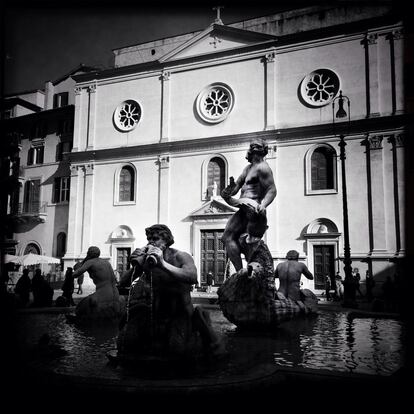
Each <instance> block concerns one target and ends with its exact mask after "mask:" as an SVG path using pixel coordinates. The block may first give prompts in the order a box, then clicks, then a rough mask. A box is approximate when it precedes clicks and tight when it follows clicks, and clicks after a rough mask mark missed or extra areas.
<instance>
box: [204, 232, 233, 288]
mask: <svg viewBox="0 0 414 414" xmlns="http://www.w3.org/2000/svg"><path fill="white" fill-rule="evenodd" d="M222 236H223V230H201V275H200V281H201V284H202V285H205V284H206V282H207V273H208V272H211V273H213V278H214V285H222V284H223V283H224V280H225V278H226V263H227V255H226V250H225V247H224V243H223V242H222V241H221V237H222Z"/></svg>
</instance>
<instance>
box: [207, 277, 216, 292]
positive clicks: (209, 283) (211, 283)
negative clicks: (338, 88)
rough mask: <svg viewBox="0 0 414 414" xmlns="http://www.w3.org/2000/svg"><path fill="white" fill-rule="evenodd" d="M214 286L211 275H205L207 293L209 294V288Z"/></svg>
mask: <svg viewBox="0 0 414 414" xmlns="http://www.w3.org/2000/svg"><path fill="white" fill-rule="evenodd" d="M213 284H214V279H213V273H211V272H208V273H207V293H211V286H212V285H213Z"/></svg>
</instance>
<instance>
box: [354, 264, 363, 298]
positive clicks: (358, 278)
mask: <svg viewBox="0 0 414 414" xmlns="http://www.w3.org/2000/svg"><path fill="white" fill-rule="evenodd" d="M353 273H354V276H353V281H354V285H355V293H357V292H358V294H359V297H361V298H362V297H363V296H364V295H363V294H362V292H361V286H360V282H361V275H360V274H359V269H358V268H357V267H355V268H354V270H353Z"/></svg>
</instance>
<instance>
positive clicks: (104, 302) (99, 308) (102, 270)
mask: <svg viewBox="0 0 414 414" xmlns="http://www.w3.org/2000/svg"><path fill="white" fill-rule="evenodd" d="M100 254H101V252H100V250H99V248H98V247H96V246H90V247H89V249H88V252H87V255H86V257H85V259H84V260H83V261H82V262H81V263H79V264H78V263H77V264H76V265H75V266H74V272H73V273H72V277H73V278H74V279H75V278H77V277H79V276H81V275H83V273H84V272H88V273H89V276H90V277H91V279H92V281H93V283H94V284H95V286H96V291H95V292H94V293H92V294H91V295H89V296H87V297H86V298H84V299H82V301H81V302H79V304H78V306H77V307H76V314H77V315H78V316H94V315H95V316H97V317H98V316H102V317H104V316H105V317H111V316H112V315H114V316H118V315H119V313H120V312H121V308H122V306H121V304H120V301H119V293H118V289H117V288H116V279H115V274H114V271H113V269H112V266H111V265H110V263H109V262H108V261H107V260H105V259H102V258H100V257H99V256H100Z"/></svg>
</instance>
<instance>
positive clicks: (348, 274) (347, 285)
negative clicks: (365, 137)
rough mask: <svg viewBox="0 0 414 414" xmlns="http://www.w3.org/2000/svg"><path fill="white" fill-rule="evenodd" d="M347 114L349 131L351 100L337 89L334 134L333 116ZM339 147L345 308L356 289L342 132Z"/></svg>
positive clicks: (334, 101) (353, 305) (352, 305)
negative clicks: (353, 274)
mask: <svg viewBox="0 0 414 414" xmlns="http://www.w3.org/2000/svg"><path fill="white" fill-rule="evenodd" d="M336 103H337V104H338V110H337V111H336V113H335V105H336ZM345 103H346V104H347V107H348V114H347V112H346V110H345V108H344V104H345ZM347 115H348V123H347V129H348V131H347V132H349V124H350V121H351V102H350V100H349V98H348V97H347V96H344V95H342V91H339V96H337V97H336V98H334V100H333V101H332V125H333V128H334V134H335V118H346V117H347ZM338 145H339V148H340V155H339V158H340V160H341V173H342V212H343V220H344V272H345V280H344V300H343V303H342V306H344V307H347V308H355V307H357V303H356V300H355V297H356V289H355V284H354V280H353V277H352V266H351V263H352V260H351V247H350V245H349V226H348V196H347V190H346V172H345V159H346V155H345V145H346V142H345V135H344V134H343V133H342V131H341V133H340V134H339V144H338Z"/></svg>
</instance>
